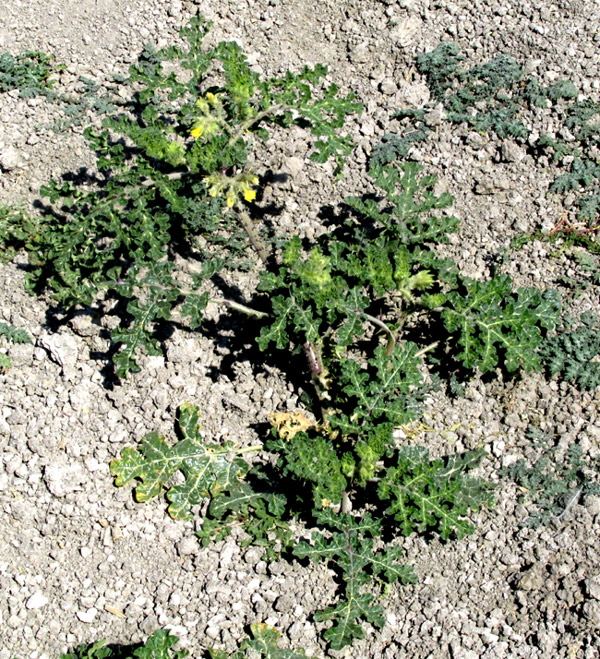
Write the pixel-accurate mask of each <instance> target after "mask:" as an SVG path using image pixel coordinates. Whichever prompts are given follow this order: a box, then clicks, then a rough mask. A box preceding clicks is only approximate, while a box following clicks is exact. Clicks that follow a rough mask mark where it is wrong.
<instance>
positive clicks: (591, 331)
mask: <svg viewBox="0 0 600 659" xmlns="http://www.w3.org/2000/svg"><path fill="white" fill-rule="evenodd" d="M565 322H566V325H565V327H564V328H563V329H562V331H560V332H559V333H558V334H556V335H555V336H552V337H549V338H548V339H547V341H546V342H545V344H544V346H543V348H542V350H541V358H542V359H543V360H544V362H545V363H546V364H547V368H548V371H549V373H550V375H560V377H561V379H563V380H566V381H567V382H573V383H574V384H576V385H577V386H578V387H579V388H580V389H588V390H592V389H596V388H597V387H598V386H600V319H599V318H598V317H597V316H595V315H594V314H592V313H589V312H587V313H584V314H582V315H581V317H580V318H579V320H578V322H577V325H576V326H574V324H573V323H572V321H571V322H570V323H568V322H567V319H565Z"/></svg>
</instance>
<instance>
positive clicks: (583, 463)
mask: <svg viewBox="0 0 600 659" xmlns="http://www.w3.org/2000/svg"><path fill="white" fill-rule="evenodd" d="M527 437H528V439H529V440H531V445H532V447H533V448H534V449H535V450H536V452H537V454H536V456H535V458H533V459H532V460H529V461H526V460H524V459H522V458H521V459H519V460H517V462H515V463H513V464H511V465H509V466H508V467H504V468H503V469H502V470H501V472H500V475H501V476H508V477H509V478H510V479H511V480H513V481H514V482H515V483H516V484H517V485H518V486H519V489H520V491H521V501H522V502H523V503H530V505H529V506H528V508H529V516H528V517H527V518H526V519H525V520H524V524H525V525H526V526H531V527H533V528H537V527H539V526H540V525H542V524H544V525H545V524H548V523H550V522H551V521H552V520H559V519H561V518H563V517H564V516H565V515H566V514H567V513H569V511H570V510H571V508H572V507H573V505H575V504H576V503H577V502H578V501H579V500H580V498H581V497H583V496H585V495H588V494H599V493H600V482H599V481H598V469H599V468H600V460H598V459H596V460H595V461H590V460H586V459H583V452H582V450H581V447H580V446H579V445H578V444H576V443H573V444H571V445H570V446H569V447H568V449H567V450H566V452H565V453H564V455H560V452H559V447H558V445H557V444H556V443H555V437H553V436H552V435H550V434H547V433H543V432H541V431H540V430H538V429H537V428H535V427H530V428H529V429H528V431H527Z"/></svg>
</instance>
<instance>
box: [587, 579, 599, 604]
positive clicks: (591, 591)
mask: <svg viewBox="0 0 600 659" xmlns="http://www.w3.org/2000/svg"><path fill="white" fill-rule="evenodd" d="M585 590H586V592H587V594H588V596H589V597H591V598H592V599H595V600H600V574H598V575H596V576H595V577H591V578H590V579H586V581H585Z"/></svg>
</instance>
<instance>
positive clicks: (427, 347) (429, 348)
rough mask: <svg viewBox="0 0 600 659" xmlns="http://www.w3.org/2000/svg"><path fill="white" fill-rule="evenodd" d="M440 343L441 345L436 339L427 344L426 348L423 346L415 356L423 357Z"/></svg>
mask: <svg viewBox="0 0 600 659" xmlns="http://www.w3.org/2000/svg"><path fill="white" fill-rule="evenodd" d="M439 345H440V342H439V341H434V342H433V343H430V344H429V345H428V346H425V347H424V348H421V350H419V351H418V352H416V353H415V357H422V356H423V355H426V354H427V353H428V352H431V351H432V350H435V349H436V348H437V347H438V346H439Z"/></svg>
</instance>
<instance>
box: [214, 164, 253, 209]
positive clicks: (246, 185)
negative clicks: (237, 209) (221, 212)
mask: <svg viewBox="0 0 600 659" xmlns="http://www.w3.org/2000/svg"><path fill="white" fill-rule="evenodd" d="M204 182H205V183H206V184H207V185H208V186H209V188H208V194H209V195H210V196H211V197H219V196H224V197H225V199H226V200H227V206H229V208H232V207H233V206H234V205H235V202H236V201H237V199H238V196H239V195H240V194H241V195H243V197H244V199H245V200H246V201H254V200H255V199H256V190H255V189H254V187H253V186H255V185H258V176H255V175H254V174H251V173H250V172H240V173H239V174H237V175H236V176H227V174H221V173H215V174H211V175H210V176H206V177H205V178H204Z"/></svg>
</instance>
